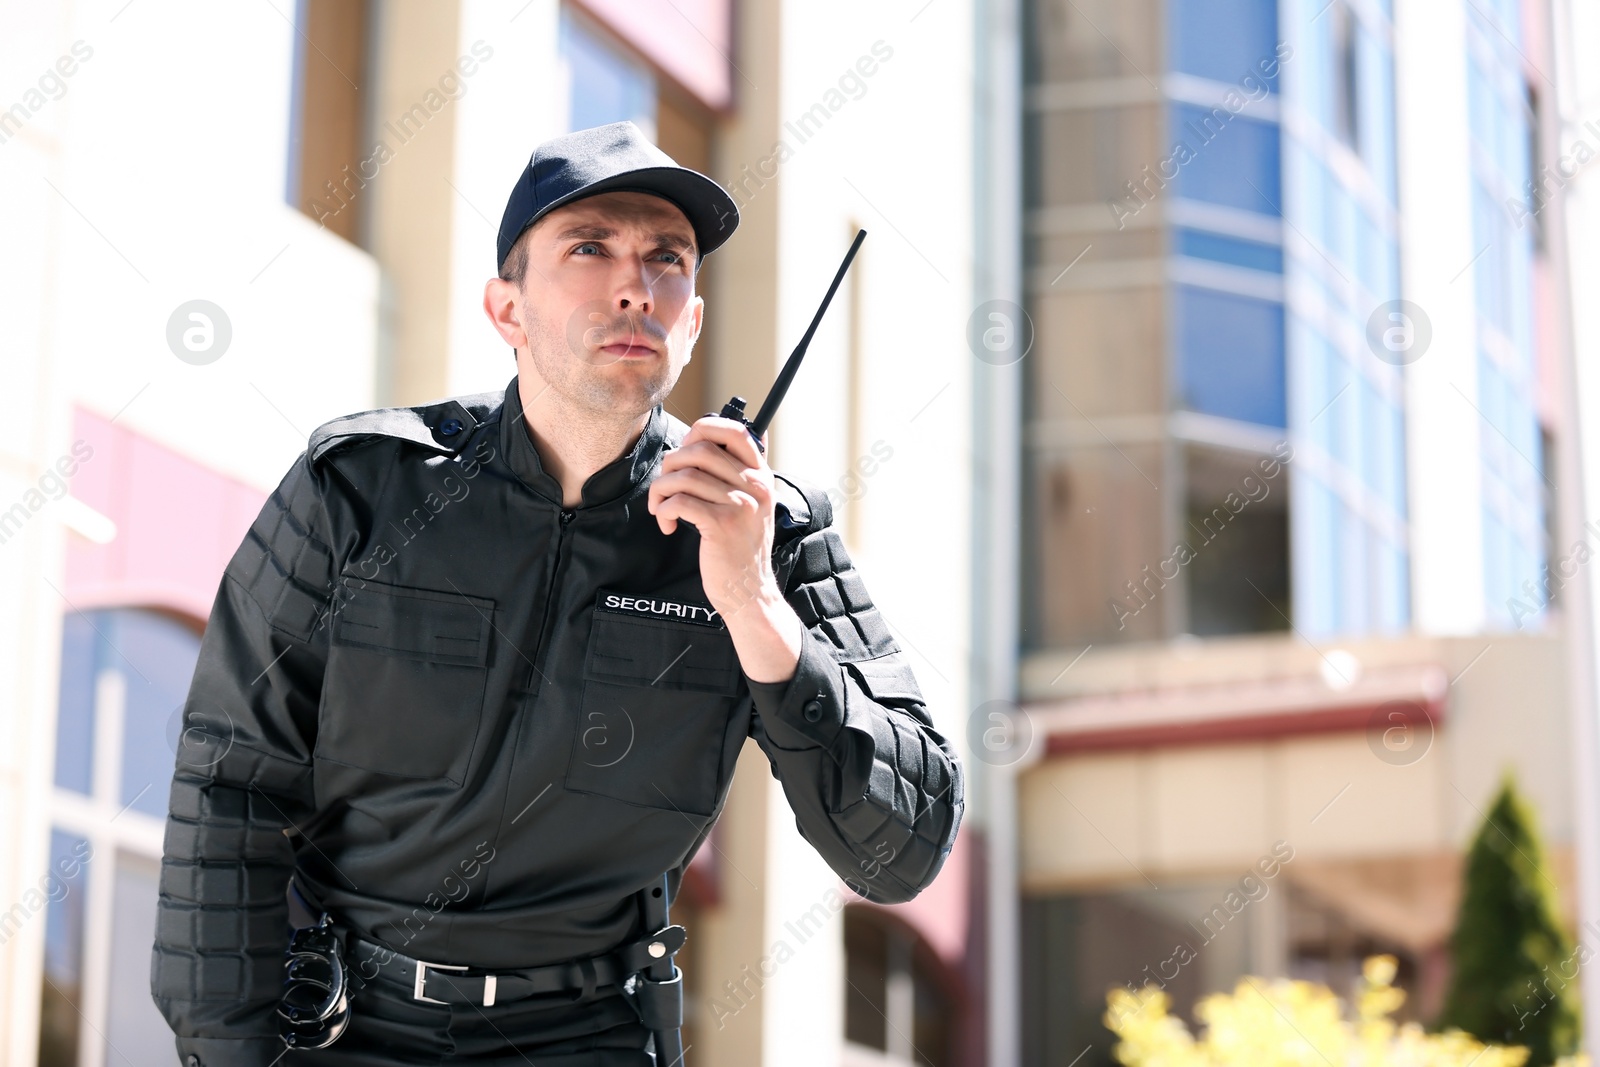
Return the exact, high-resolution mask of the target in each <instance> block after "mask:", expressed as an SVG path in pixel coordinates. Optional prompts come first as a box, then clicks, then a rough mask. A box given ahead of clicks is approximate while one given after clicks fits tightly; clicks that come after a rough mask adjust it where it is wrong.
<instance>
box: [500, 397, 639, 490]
mask: <svg viewBox="0 0 1600 1067" xmlns="http://www.w3.org/2000/svg"><path fill="white" fill-rule="evenodd" d="M666 436H667V414H666V412H665V411H664V410H662V407H661V405H660V404H657V405H656V406H655V407H654V408H652V409H651V411H650V418H649V419H648V420H647V421H646V422H645V425H644V431H643V432H642V433H640V434H639V440H638V441H637V442H635V444H634V446H633V450H632V451H630V452H629V453H628V454H627V455H625V456H620V457H618V458H617V459H614V460H612V461H611V462H610V463H608V464H606V465H605V466H604V467H601V468H600V469H599V470H597V471H595V472H594V473H593V474H592V475H590V476H589V480H588V481H586V482H584V483H583V503H582V504H580V505H579V507H594V506H595V505H598V504H604V503H606V502H608V501H611V500H615V499H617V498H618V497H621V496H625V495H626V494H627V493H628V492H629V491H630V490H632V489H634V488H635V487H636V486H638V485H640V484H641V483H642V482H643V481H644V479H645V476H646V475H648V474H649V473H650V471H651V470H652V469H653V468H654V467H655V465H656V462H657V461H658V460H659V459H660V458H661V452H662V449H663V448H664V447H667V448H670V447H671V445H670V444H668V443H667V441H666ZM500 454H501V455H503V456H505V457H506V462H507V463H508V464H509V465H510V467H511V469H512V470H513V471H514V472H516V475H517V477H518V478H520V479H521V480H522V482H523V484H525V485H526V486H527V487H528V488H529V489H532V490H533V491H534V492H535V493H537V494H539V495H540V496H542V497H545V498H547V499H549V500H550V501H552V502H553V503H555V504H556V505H557V506H558V507H559V506H561V483H560V482H558V481H556V479H555V477H554V475H552V474H550V473H549V472H547V471H546V470H545V469H544V464H543V463H542V462H540V459H539V450H538V449H536V448H535V447H534V445H533V436H532V435H531V434H530V433H529V432H528V425H527V421H526V420H525V419H524V418H523V411H522V394H521V393H520V392H518V390H517V378H515V377H513V378H512V379H511V384H510V385H508V386H506V396H505V403H504V404H503V405H502V407H501V416H500Z"/></svg>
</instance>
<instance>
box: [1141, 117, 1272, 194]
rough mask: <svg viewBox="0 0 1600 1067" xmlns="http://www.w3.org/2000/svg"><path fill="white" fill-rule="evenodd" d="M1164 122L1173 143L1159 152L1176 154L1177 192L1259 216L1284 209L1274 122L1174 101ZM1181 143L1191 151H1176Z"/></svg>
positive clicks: (1170, 168)
mask: <svg viewBox="0 0 1600 1067" xmlns="http://www.w3.org/2000/svg"><path fill="white" fill-rule="evenodd" d="M1168 122H1169V123H1170V126H1171V129H1170V136H1171V138H1172V141H1173V147H1172V151H1171V153H1163V154H1164V155H1166V154H1171V155H1173V156H1174V157H1175V158H1174V163H1175V164H1176V171H1177V177H1176V179H1175V185H1176V193H1177V195H1178V196H1181V197H1184V198H1186V199H1189V200H1202V201H1204V202H1206V203H1208V204H1221V205H1222V206H1223V207H1232V208H1238V209H1239V210H1241V211H1253V212H1255V213H1257V214H1259V215H1272V216H1278V215H1281V214H1283V211H1282V205H1283V193H1282V192H1281V191H1280V189H1279V186H1280V184H1281V176H1282V164H1281V160H1280V158H1279V151H1278V124H1277V123H1275V122H1262V121H1259V120H1257V119H1252V118H1246V117H1245V116H1244V115H1242V114H1239V115H1234V114H1231V113H1230V112H1229V111H1228V109H1227V108H1225V107H1213V108H1204V107H1195V106H1194V105H1192V104H1174V105H1173V106H1172V110H1171V114H1170V116H1169V118H1168ZM1179 144H1182V145H1184V146H1186V147H1187V149H1188V152H1189V153H1191V154H1189V155H1187V156H1185V154H1184V153H1181V152H1179V151H1178V150H1177V148H1176V145H1179ZM1167 169H1168V170H1169V171H1170V170H1172V169H1174V168H1173V167H1170V166H1169V167H1168V168H1167Z"/></svg>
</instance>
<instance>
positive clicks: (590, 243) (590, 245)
mask: <svg viewBox="0 0 1600 1067" xmlns="http://www.w3.org/2000/svg"><path fill="white" fill-rule="evenodd" d="M599 247H600V246H599V245H597V244H595V243H594V242H593V241H585V242H583V244H581V245H579V246H578V247H577V248H574V249H573V251H574V252H579V251H582V250H583V249H585V248H595V249H598V248H599Z"/></svg>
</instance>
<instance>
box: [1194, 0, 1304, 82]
mask: <svg viewBox="0 0 1600 1067" xmlns="http://www.w3.org/2000/svg"><path fill="white" fill-rule="evenodd" d="M1168 30H1169V36H1168V41H1169V44H1170V48H1171V51H1172V55H1171V57H1170V59H1171V65H1172V69H1173V70H1178V71H1182V72H1183V73H1185V74H1193V75H1196V76H1197V77H1201V78H1211V79H1212V80H1214V81H1219V82H1227V83H1229V84H1231V85H1239V84H1241V82H1243V80H1244V78H1245V77H1246V76H1247V75H1254V76H1255V77H1256V78H1258V79H1260V80H1261V81H1262V82H1263V83H1264V84H1265V85H1266V86H1267V89H1268V91H1269V92H1277V91H1278V88H1277V86H1278V78H1277V63H1278V59H1277V55H1276V53H1275V52H1274V51H1273V49H1274V48H1275V47H1276V45H1277V41H1278V7H1277V4H1276V3H1274V2H1273V0H1172V3H1171V4H1170V5H1169V7H1168ZM1264 62H1265V63H1266V68H1265V69H1266V70H1267V71H1271V72H1272V76H1271V77H1270V78H1267V77H1265V76H1264V71H1263V68H1262V64H1263V63H1264Z"/></svg>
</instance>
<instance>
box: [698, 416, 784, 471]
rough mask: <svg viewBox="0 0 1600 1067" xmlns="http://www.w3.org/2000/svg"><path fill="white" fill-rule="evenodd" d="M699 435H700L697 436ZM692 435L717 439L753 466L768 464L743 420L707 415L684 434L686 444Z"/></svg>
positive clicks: (718, 442)
mask: <svg viewBox="0 0 1600 1067" xmlns="http://www.w3.org/2000/svg"><path fill="white" fill-rule="evenodd" d="M696 435H698V436H696ZM691 437H696V439H697V440H698V439H701V438H704V439H706V440H710V441H715V442H716V443H717V444H719V445H721V446H722V447H723V448H726V449H727V450H728V451H729V452H732V453H733V454H734V455H735V456H736V457H738V458H739V459H741V460H743V461H744V462H745V463H746V464H747V465H748V466H751V467H764V466H766V463H767V459H766V456H765V455H764V454H763V453H762V452H761V450H760V449H759V448H757V447H756V443H755V439H754V438H752V437H751V436H750V430H749V428H747V427H746V426H745V424H744V423H742V422H735V421H733V420H732V419H724V418H722V417H721V416H718V415H707V416H706V417H705V418H703V419H699V420H698V421H696V422H695V424H694V425H693V426H691V427H690V428H689V432H688V433H686V434H684V436H683V440H684V444H688V443H689V439H690V438H691Z"/></svg>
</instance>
